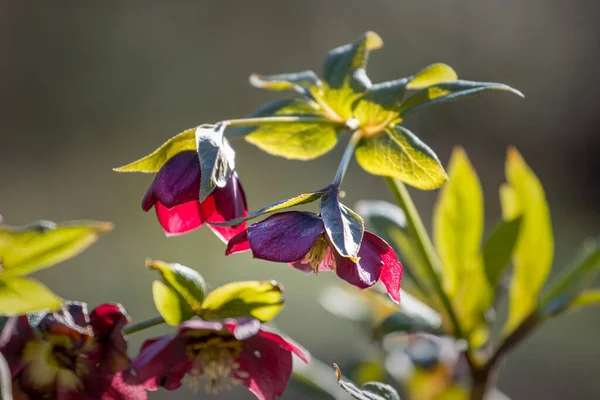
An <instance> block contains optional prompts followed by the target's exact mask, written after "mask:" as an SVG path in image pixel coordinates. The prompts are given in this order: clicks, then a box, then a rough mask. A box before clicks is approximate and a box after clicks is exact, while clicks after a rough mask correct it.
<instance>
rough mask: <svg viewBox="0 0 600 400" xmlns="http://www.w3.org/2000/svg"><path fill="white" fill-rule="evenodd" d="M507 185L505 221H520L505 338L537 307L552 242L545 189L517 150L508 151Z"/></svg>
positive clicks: (552, 249)
mask: <svg viewBox="0 0 600 400" xmlns="http://www.w3.org/2000/svg"><path fill="white" fill-rule="evenodd" d="M506 180H507V182H508V183H507V184H506V185H505V186H503V187H502V188H501V192H500V194H501V196H500V199H501V203H502V212H503V215H504V219H505V220H513V219H515V218H518V217H521V218H522V223H521V228H520V231H519V236H518V239H517V244H516V247H515V250H514V253H513V265H514V271H513V277H512V280H511V283H510V294H509V316H508V320H507V322H506V325H505V326H504V334H505V335H506V334H509V333H510V332H512V331H513V330H514V329H515V328H516V327H517V326H518V325H519V323H521V322H522V321H523V320H524V319H525V318H526V317H527V316H528V315H529V314H530V313H531V312H532V311H534V310H535V308H536V307H537V304H538V296H539V293H540V291H541V289H542V286H543V285H544V282H545V281H546V278H547V277H548V273H549V272H550V267H551V264H552V256H553V251H554V239H553V236H552V224H551V221H550V211H549V210H548V203H547V202H546V197H545V195H544V189H543V187H542V185H541V183H540V181H539V180H538V178H537V177H536V176H535V174H534V173H533V172H532V171H531V169H530V168H529V167H528V166H527V164H526V163H525V161H524V160H523V158H522V157H521V155H520V154H519V153H518V152H517V150H516V149H514V148H511V149H509V151H508V155H507V161H506Z"/></svg>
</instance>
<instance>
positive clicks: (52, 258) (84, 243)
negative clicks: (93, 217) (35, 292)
mask: <svg viewBox="0 0 600 400" xmlns="http://www.w3.org/2000/svg"><path fill="white" fill-rule="evenodd" d="M112 228H113V225H112V224H111V223H109V222H97V221H69V222H62V223H59V224H56V223H54V222H50V221H39V222H36V223H33V224H30V225H27V226H23V227H14V226H9V225H0V265H1V268H0V279H1V278H5V277H8V276H20V275H27V274H29V273H31V272H34V271H37V270H39V269H42V268H48V267H51V266H53V265H55V264H57V263H59V262H61V261H64V260H67V259H69V258H71V257H74V256H76V255H77V254H79V253H81V252H82V251H83V250H85V249H86V248H88V247H89V246H90V245H91V244H92V243H94V242H95V241H96V240H97V239H98V237H99V236H100V235H102V234H105V233H107V232H110V231H111V230H112Z"/></svg>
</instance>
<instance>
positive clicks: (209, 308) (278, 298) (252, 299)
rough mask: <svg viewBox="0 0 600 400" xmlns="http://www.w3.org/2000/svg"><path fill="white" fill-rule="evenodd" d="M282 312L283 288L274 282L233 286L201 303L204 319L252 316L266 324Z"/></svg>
mask: <svg viewBox="0 0 600 400" xmlns="http://www.w3.org/2000/svg"><path fill="white" fill-rule="evenodd" d="M282 308H283V288H282V287H281V285H279V283H277V282H275V281H246V282H233V283H228V284H226V285H223V286H220V287H218V288H216V289H215V290H213V291H212V292H210V293H209V294H208V296H206V299H204V302H203V303H202V313H201V316H202V318H204V319H222V318H235V317H244V316H251V317H254V318H256V319H258V320H260V321H263V322H266V321H270V320H271V319H273V318H274V317H275V316H276V315H277V314H278V313H279V311H281V309H282Z"/></svg>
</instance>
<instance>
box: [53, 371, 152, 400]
mask: <svg viewBox="0 0 600 400" xmlns="http://www.w3.org/2000/svg"><path fill="white" fill-rule="evenodd" d="M86 395H87V396H86ZM147 398H148V394H147V393H146V389H144V387H143V386H142V384H141V382H140V380H139V379H138V378H137V377H135V376H133V375H132V374H131V373H130V372H129V371H122V372H118V373H116V374H106V373H104V374H103V373H95V374H92V375H89V376H88V379H87V381H86V393H85V394H84V393H78V392H72V393H71V394H70V396H67V397H66V398H64V397H61V400H67V399H69V400H75V399H78V400H81V399H90V400H146V399H147Z"/></svg>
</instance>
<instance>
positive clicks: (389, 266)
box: [226, 211, 402, 302]
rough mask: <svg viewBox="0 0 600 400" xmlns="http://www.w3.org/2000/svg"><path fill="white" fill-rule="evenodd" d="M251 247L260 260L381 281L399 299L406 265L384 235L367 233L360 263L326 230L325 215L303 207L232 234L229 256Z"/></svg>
mask: <svg viewBox="0 0 600 400" xmlns="http://www.w3.org/2000/svg"><path fill="white" fill-rule="evenodd" d="M248 248H250V250H251V251H252V255H253V256H254V257H255V258H259V259H261V260H267V261H275V262H284V263H289V264H291V265H292V266H293V267H295V268H297V269H300V270H302V271H305V272H308V271H314V272H315V273H317V272H318V271H331V270H333V271H335V272H336V273H337V275H338V276H339V277H340V278H342V279H343V280H345V281H346V282H348V283H350V284H352V285H354V286H356V287H358V288H360V289H365V288H368V287H371V286H373V285H374V284H375V283H377V281H379V280H381V282H382V283H383V285H384V286H385V287H386V289H387V291H388V294H389V295H390V297H391V298H392V299H393V300H394V301H396V302H399V301H400V281H401V279H402V264H400V262H399V261H398V258H397V257H396V253H394V250H393V249H392V248H391V247H390V246H389V245H388V244H387V243H386V242H385V241H384V240H383V239H381V238H380V237H379V236H377V235H375V234H373V233H371V232H368V231H365V233H364V236H363V238H362V242H361V245H360V249H359V251H358V258H359V259H358V261H352V260H351V259H350V258H347V257H342V256H341V255H339V254H338V253H337V252H336V250H335V248H334V247H333V246H332V245H331V244H330V242H329V239H328V237H327V235H326V234H325V226H324V225H323V220H322V219H321V217H320V216H318V215H316V214H313V213H309V212H300V211H288V212H282V213H278V214H274V215H271V216H270V217H269V218H266V219H265V220H263V221H261V222H257V223H255V224H252V225H251V226H250V227H248V229H246V230H245V231H243V232H242V233H240V234H238V235H237V236H236V237H234V238H232V239H231V240H230V241H229V243H228V244H227V251H226V254H228V255H229V254H232V253H239V252H241V251H246V250H248Z"/></svg>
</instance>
